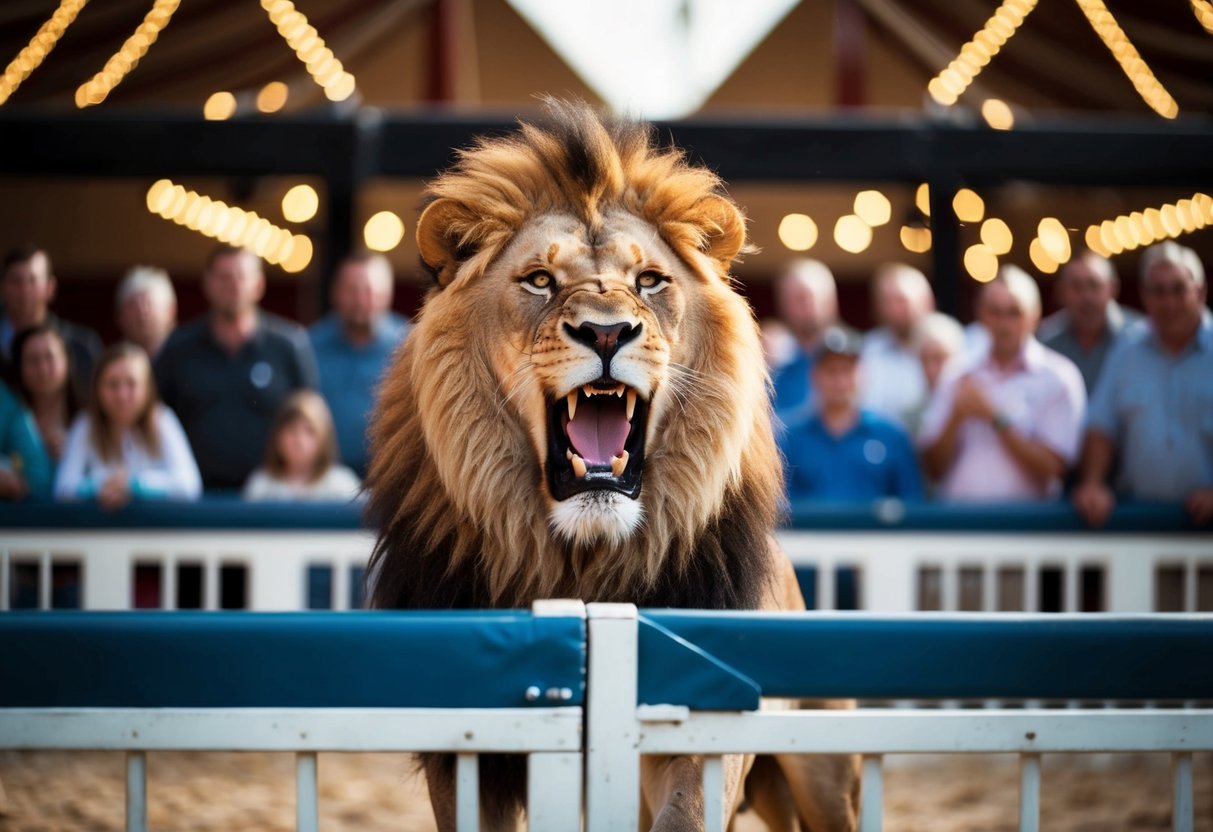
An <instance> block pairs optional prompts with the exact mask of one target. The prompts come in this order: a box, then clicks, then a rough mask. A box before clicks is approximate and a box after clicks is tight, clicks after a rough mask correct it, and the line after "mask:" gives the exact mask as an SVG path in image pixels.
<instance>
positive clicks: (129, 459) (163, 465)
mask: <svg viewBox="0 0 1213 832" xmlns="http://www.w3.org/2000/svg"><path fill="white" fill-rule="evenodd" d="M201 494H202V477H201V475H200V474H199V473H198V464H197V463H196V462H195V461H194V454H193V452H192V451H191V450H190V444H189V440H188V439H187V438H186V436H185V431H184V430H183V429H182V427H181V423H180V422H179V421H178V420H177V416H176V414H174V413H173V411H172V410H170V409H169V408H168V407H166V406H165V405H163V404H161V403H160V400H159V397H158V396H157V394H156V382H155V381H154V380H153V378H152V369H151V363H150V362H149V361H148V358H147V353H145V352H144V351H143V349H142V348H141V347H138V346H136V345H134V344H130V343H122V344H117V345H115V346H113V347H110V349H108V350H107V351H106V352H105V353H104V354H103V355H102V356H101V359H100V361H99V362H98V364H97V370H96V373H95V374H94V376H93V391H92V396H91V399H90V401H89V406H88V410H87V411H86V412H84V413H82V414H80V416H79V417H77V419H76V421H75V423H74V424H73V425H72V427H71V430H70V431H69V432H68V435H67V440H66V442H65V447H64V451H63V458H62V459H61V460H60V462H59V472H58V475H57V476H56V478H55V497H56V499H59V500H92V499H95V500H96V501H97V502H98V503H100V504H101V506H102V507H104V508H108V509H116V508H120V507H121V506H123V505H125V504H126V503H128V502H130V501H131V500H132V499H144V498H168V499H177V500H196V499H198V497H199V496H200V495H201Z"/></svg>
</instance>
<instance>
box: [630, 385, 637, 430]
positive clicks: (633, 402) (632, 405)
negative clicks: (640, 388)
mask: <svg viewBox="0 0 1213 832" xmlns="http://www.w3.org/2000/svg"><path fill="white" fill-rule="evenodd" d="M635 412H636V391H635V390H633V389H632V388H631V387H629V388H628V421H629V422H630V421H632V414H633V413H635Z"/></svg>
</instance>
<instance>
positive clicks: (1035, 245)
mask: <svg viewBox="0 0 1213 832" xmlns="http://www.w3.org/2000/svg"><path fill="white" fill-rule="evenodd" d="M1028 257H1029V258H1030V259H1031V261H1032V265H1033V266H1035V267H1036V269H1037V270H1038V271H1040V272H1041V273H1042V274H1053V273H1054V272H1055V271H1057V266H1058V263H1057V261H1056V260H1054V259H1053V258H1052V257H1050V256H1049V253H1048V252H1047V251H1045V247H1044V245H1042V244H1041V242H1040V238H1039V237H1033V238H1032V242H1031V243H1030V244H1029V245H1028Z"/></svg>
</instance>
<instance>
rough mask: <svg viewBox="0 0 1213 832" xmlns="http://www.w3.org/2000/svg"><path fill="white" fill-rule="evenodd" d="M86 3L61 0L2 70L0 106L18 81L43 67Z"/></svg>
mask: <svg viewBox="0 0 1213 832" xmlns="http://www.w3.org/2000/svg"><path fill="white" fill-rule="evenodd" d="M86 3H88V0H62V2H61V3H60V4H59V8H57V9H55V13H54V14H52V15H51V16H50V18H49V19H48V20H47V21H46V22H45V23H43V24H42V25H41V26H40V27H38V31H37V32H36V33H35V34H34V36H33V37H32V38H30V42H29V44H28V45H27V46H26V47H25V48H24V49H22V50H21V51H20V52H18V53H17V57H15V58H13V60H12V61H11V62H10V63H9V65H8V66H7V67H6V68H5V70H4V75H3V76H0V104H3V103H4V102H5V101H8V99H9V98H10V97H11V96H12V94H13V93H14V92H16V91H17V87H19V86H21V82H23V81H24V80H25V79H26V78H28V77H29V76H30V73H32V72H33V71H34V70H35V69H37V68H38V67H39V66H41V65H42V62H43V61H44V60H45V59H46V56H47V55H49V54H50V52H51V50H52V49H54V48H55V46H56V44H58V43H59V38H61V37H63V33H64V32H66V31H67V27H68V26H71V25H72V22H73V21H74V20H75V19H76V16H77V15H78V14H80V10H81V9H83V8H84V6H85V4H86Z"/></svg>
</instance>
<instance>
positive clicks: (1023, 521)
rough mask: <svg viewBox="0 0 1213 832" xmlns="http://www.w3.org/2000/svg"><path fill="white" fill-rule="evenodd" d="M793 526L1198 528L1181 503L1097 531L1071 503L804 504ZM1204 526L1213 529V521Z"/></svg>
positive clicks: (1132, 507) (1133, 509)
mask: <svg viewBox="0 0 1213 832" xmlns="http://www.w3.org/2000/svg"><path fill="white" fill-rule="evenodd" d="M788 527H789V528H793V529H821V530H830V531H878V530H888V531H943V532H948V531H952V532H992V531H998V532H1015V533H1024V532H1033V533H1035V532H1080V533H1083V534H1092V535H1097V534H1105V533H1108V532H1177V531H1192V530H1194V529H1196V528H1197V526H1196V525H1195V524H1193V523H1192V521H1191V519H1190V518H1189V517H1188V515H1187V512H1185V511H1184V507H1183V505H1182V504H1180V503H1132V502H1121V503H1117V505H1116V511H1115V512H1113V514H1112V516H1111V518H1109V520H1108V522H1107V524H1106V525H1105V526H1103V527H1102V528H1100V529H1092V528H1090V527H1089V526H1088V525H1087V524H1086V523H1085V522H1083V520H1082V518H1081V517H1079V516H1078V513H1077V512H1075V511H1074V508H1073V506H1071V505H1070V504H1069V503H1068V502H1062V501H1058V502H1054V503H1006V504H998V503H994V504H990V505H943V504H939V503H922V504H917V505H907V504H905V503H902V502H900V501H899V500H881V501H878V502H876V503H853V502H848V503H829V502H823V501H820V500H801V501H797V502H794V503H793V504H792V507H791V513H790V516H789V522H788ZM1203 528H1206V529H1208V528H1213V523H1209V524H1206V525H1205V526H1204V527H1203Z"/></svg>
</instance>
